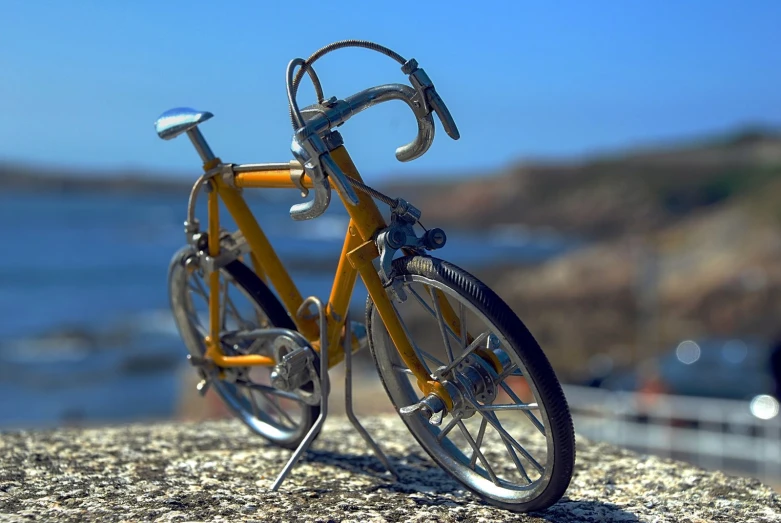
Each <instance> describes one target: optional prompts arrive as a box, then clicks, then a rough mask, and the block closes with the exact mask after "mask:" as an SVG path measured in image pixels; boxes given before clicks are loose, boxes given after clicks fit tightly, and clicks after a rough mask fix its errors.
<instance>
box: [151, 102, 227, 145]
mask: <svg viewBox="0 0 781 523" xmlns="http://www.w3.org/2000/svg"><path fill="white" fill-rule="evenodd" d="M212 116H214V115H213V114H212V113H210V112H208V111H196V110H195V109H190V108H189V107H176V108H174V109H169V110H167V111H166V112H164V113H163V114H161V115H160V116H159V117H158V119H157V120H155V131H157V135H158V136H159V137H160V138H162V139H163V140H170V139H172V138H176V137H177V136H179V135H180V134H182V133H186V132H187V131H189V130H190V129H192V128H193V127H196V126H197V125H198V124H200V123H202V122H205V121H206V120H208V119H209V118H211V117H212Z"/></svg>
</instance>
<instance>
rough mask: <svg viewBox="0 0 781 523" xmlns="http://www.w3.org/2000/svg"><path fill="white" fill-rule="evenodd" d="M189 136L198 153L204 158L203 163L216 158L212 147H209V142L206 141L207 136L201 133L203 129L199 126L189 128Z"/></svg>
mask: <svg viewBox="0 0 781 523" xmlns="http://www.w3.org/2000/svg"><path fill="white" fill-rule="evenodd" d="M187 136H188V137H189V138H190V141H191V142H192V143H193V147H195V150H196V151H198V155H199V156H200V157H201V160H203V163H207V162H210V161H212V160H214V159H215V158H216V156H214V153H213V152H212V150H211V147H209V144H208V143H206V138H204V137H203V134H201V131H200V130H199V129H198V127H193V128H192V129H188V131H187Z"/></svg>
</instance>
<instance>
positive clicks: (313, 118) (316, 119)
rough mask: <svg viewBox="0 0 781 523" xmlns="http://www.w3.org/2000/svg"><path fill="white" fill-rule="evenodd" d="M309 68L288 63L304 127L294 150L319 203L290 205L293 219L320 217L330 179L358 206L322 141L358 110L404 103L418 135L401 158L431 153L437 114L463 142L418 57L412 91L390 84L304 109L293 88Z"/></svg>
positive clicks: (410, 70) (410, 68)
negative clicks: (299, 71) (295, 75)
mask: <svg viewBox="0 0 781 523" xmlns="http://www.w3.org/2000/svg"><path fill="white" fill-rule="evenodd" d="M297 65H300V66H302V67H304V66H305V62H304V61H303V60H302V59H300V58H297V59H294V60H293V61H291V62H290V64H289V65H288V98H289V100H290V104H291V114H292V115H293V121H294V123H296V124H297V125H300V127H299V128H298V129H296V132H295V135H294V137H293V144H292V148H291V149H292V152H293V154H294V156H295V157H296V159H297V160H298V161H299V162H300V163H301V165H302V166H303V167H304V170H305V171H306V173H307V174H308V175H309V177H310V178H311V179H312V182H313V185H314V186H315V189H316V190H315V197H314V199H312V200H310V201H308V202H306V203H302V204H297V205H294V206H293V207H291V209H290V216H291V217H292V218H293V219H294V220H309V219H312V218H316V217H318V216H320V215H321V214H322V213H324V212H325V210H326V209H327V208H328V205H329V204H330V201H331V193H330V187H328V185H327V184H328V180H331V181H332V182H333V183H334V185H336V186H337V188H338V189H339V191H340V193H341V194H342V195H343V196H344V198H345V200H346V201H347V203H349V204H350V205H358V196H357V195H356V193H355V191H354V190H353V188H352V186H351V184H350V181H349V180H348V178H347V176H345V174H344V173H343V172H342V170H341V169H340V168H339V166H338V165H337V164H336V162H335V161H334V160H333V158H331V155H330V148H329V147H327V146H326V144H325V141H324V140H323V138H324V137H325V136H326V135H327V133H329V131H330V130H331V129H332V128H334V127H338V126H340V125H342V124H344V123H345V122H346V121H347V120H349V119H350V118H352V117H353V116H354V115H356V114H358V113H359V112H361V111H363V110H365V109H368V108H369V107H372V106H374V105H377V104H380V103H383V102H387V101H389V100H402V101H403V102H405V103H406V104H407V105H408V106H409V107H410V109H412V112H413V113H414V114H415V117H416V119H417V124H418V134H417V136H416V137H415V139H414V140H413V141H411V142H410V143H408V144H406V145H403V146H401V147H398V148H397V149H396V159H397V160H399V161H401V162H408V161H411V160H414V159H416V158H419V157H420V156H422V155H423V154H425V153H426V151H428V149H429V148H430V147H431V144H432V142H433V141H434V118H433V116H432V113H436V114H437V116H438V117H439V119H440V122H441V123H442V127H443V128H444V129H445V132H446V133H447V134H448V136H450V137H451V138H452V139H454V140H458V139H459V138H460V134H459V132H458V127H457V126H456V123H455V121H454V120H453V117H452V115H451V114H450V111H449V110H448V108H447V106H446V105H445V102H444V101H443V100H442V98H441V97H440V96H439V94H438V93H437V91H436V89H435V88H434V84H433V82H432V81H431V79H430V78H429V77H428V75H427V74H426V73H425V71H423V69H420V68H419V67H418V62H417V61H416V60H415V59H414V58H413V59H410V60H407V61H406V62H404V63H403V65H402V67H401V70H402V72H403V73H404V74H406V75H408V77H409V79H410V83H411V84H412V87H409V86H406V85H402V84H386V85H380V86H377V87H370V88H368V89H364V90H363V91H361V92H359V93H357V94H354V95H352V96H350V97H348V98H346V99H344V100H337V99H336V98H331V99H330V100H327V101H323V102H321V103H319V104H315V105H312V106H309V107H306V108H304V109H303V110H299V109H298V106H297V104H296V102H295V85H293V89H292V90H291V78H292V71H293V68H294V67H295V66H297Z"/></svg>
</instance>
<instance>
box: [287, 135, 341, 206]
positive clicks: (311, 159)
mask: <svg viewBox="0 0 781 523" xmlns="http://www.w3.org/2000/svg"><path fill="white" fill-rule="evenodd" d="M290 150H291V151H292V152H293V156H295V158H296V160H298V162H299V163H300V164H301V165H302V166H303V168H304V171H306V174H307V175H308V176H309V178H310V179H311V180H312V184H313V185H314V189H315V197H314V198H313V199H312V200H310V201H308V202H305V203H297V204H296V205H294V206H292V207H291V208H290V217H291V218H293V219H294V220H297V221H300V220H312V219H314V218H317V217H318V216H320V215H321V214H323V213H324V212H325V211H326V209H328V206H329V205H330V204H331V185H330V183H329V181H328V180H327V179H326V173H325V171H324V170H323V165H322V164H321V157H322V156H325V155H327V153H328V150H327V149H326V147H325V144H324V143H323V140H322V139H321V138H320V137H319V136H316V135H315V136H310V137H309V138H308V139H306V140H303V141H298V140H297V139H296V137H294V138H293V143H292V145H291V147H290ZM340 172H341V171H340Z"/></svg>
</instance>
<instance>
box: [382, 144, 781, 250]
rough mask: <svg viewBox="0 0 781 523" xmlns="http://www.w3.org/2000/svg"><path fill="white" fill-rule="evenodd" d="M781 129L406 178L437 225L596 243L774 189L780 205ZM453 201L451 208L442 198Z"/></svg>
mask: <svg viewBox="0 0 781 523" xmlns="http://www.w3.org/2000/svg"><path fill="white" fill-rule="evenodd" d="M779 179H781V133H776V132H770V131H745V132H741V133H735V134H732V135H728V136H719V137H714V138H709V139H701V140H698V141H697V142H692V143H688V144H680V145H677V146H675V147H657V148H648V149H645V150H641V151H635V152H627V153H623V154H614V155H609V156H603V157H600V158H592V159H590V160H587V161H583V162H579V163H565V162H561V163H556V162H550V163H548V164H542V163H536V164H531V163H530V164H519V165H514V166H511V167H509V168H507V169H505V170H503V171H502V172H498V173H495V174H492V175H488V176H480V177H475V178H474V179H472V180H469V181H459V182H457V183H449V182H441V181H437V182H436V183H433V182H432V183H426V182H423V183H409V182H400V183H395V184H391V185H387V186H386V187H384V188H385V189H386V190H388V191H389V192H390V193H391V194H394V195H413V194H414V197H413V198H412V200H413V202H414V203H415V205H416V206H418V207H419V208H420V209H421V210H422V211H423V217H424V223H426V225H427V226H428V225H431V226H435V225H437V226H448V225H449V226H459V227H464V228H468V229H480V228H483V227H486V226H494V225H505V224H519V225H525V226H530V227H552V228H554V229H557V230H559V231H562V232H565V233H575V234H578V235H582V236H585V237H590V238H593V239H604V238H609V237H615V236H617V235H620V234H623V233H645V232H650V231H654V230H658V229H660V228H662V227H665V226H667V225H670V224H672V223H675V222H676V221H678V220H680V219H682V218H684V217H686V216H688V215H691V214H692V213H695V212H698V211H701V210H703V209H706V208H709V207H712V206H714V205H718V204H721V203H724V202H726V201H728V200H731V199H734V198H736V197H740V196H745V195H747V194H755V195H757V196H762V197H764V198H767V194H765V195H764V196H763V195H762V194H763V191H764V190H765V189H767V188H772V189H773V191H775V194H776V195H777V196H778V198H776V200H775V201H781V186H778V184H776V183H774V182H775V181H777V180H779ZM445 202H446V204H444V203H445Z"/></svg>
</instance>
